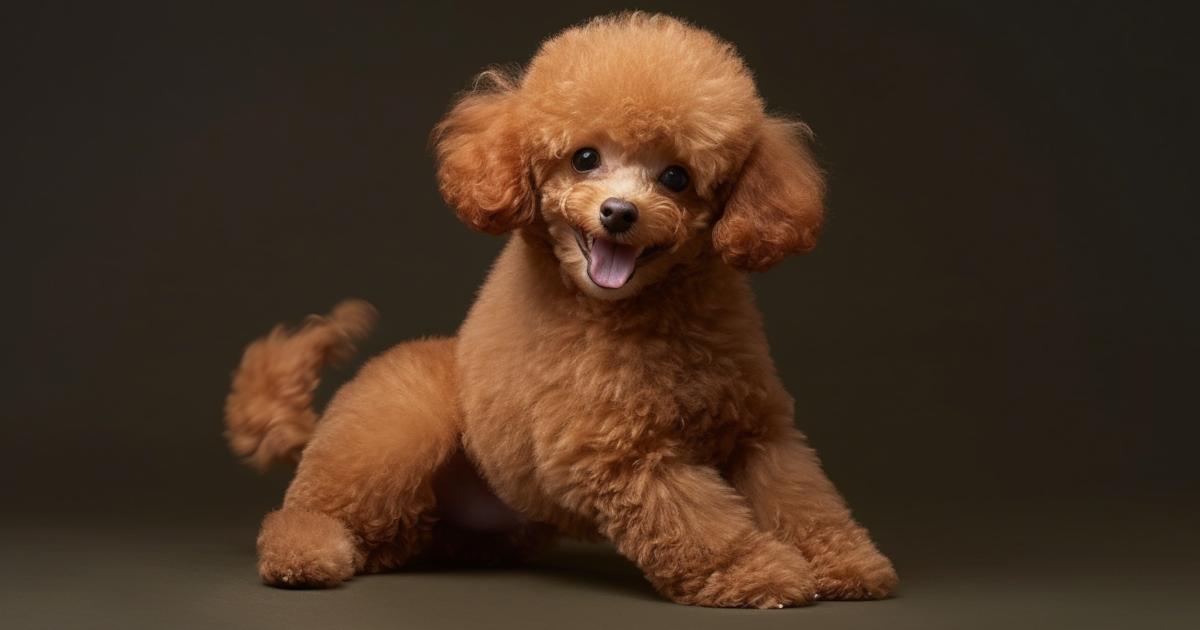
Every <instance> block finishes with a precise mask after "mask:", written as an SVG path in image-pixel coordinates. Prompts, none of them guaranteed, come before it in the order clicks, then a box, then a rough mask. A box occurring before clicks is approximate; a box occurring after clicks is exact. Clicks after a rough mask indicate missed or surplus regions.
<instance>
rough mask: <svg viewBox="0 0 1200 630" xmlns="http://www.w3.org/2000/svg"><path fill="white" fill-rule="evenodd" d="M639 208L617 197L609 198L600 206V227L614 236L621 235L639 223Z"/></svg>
mask: <svg viewBox="0 0 1200 630" xmlns="http://www.w3.org/2000/svg"><path fill="white" fill-rule="evenodd" d="M637 218H638V211H637V206H635V205H633V204H632V203H630V202H628V201H625V200H624V199H617V198H616V197H609V198H608V199H605V200H604V203H602V204H600V225H603V226H604V229H605V230H607V231H608V232H610V233H612V234H620V233H621V232H624V231H626V230H628V229H629V228H631V227H633V224H634V223H637Z"/></svg>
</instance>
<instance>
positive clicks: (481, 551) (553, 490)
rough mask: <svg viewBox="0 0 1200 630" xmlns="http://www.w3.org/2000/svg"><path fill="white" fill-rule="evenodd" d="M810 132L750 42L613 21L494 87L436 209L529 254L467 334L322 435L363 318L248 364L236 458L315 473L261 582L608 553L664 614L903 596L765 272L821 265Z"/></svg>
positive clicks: (276, 539)
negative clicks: (778, 347) (567, 543)
mask: <svg viewBox="0 0 1200 630" xmlns="http://www.w3.org/2000/svg"><path fill="white" fill-rule="evenodd" d="M807 136H808V131H807V128H806V127H805V126H804V125H802V124H800V123H797V122H790V121H787V120H784V119H781V118H778V117H774V116H769V115H767V114H765V113H764V107H763V101H762V99H761V98H760V97H759V95H758V93H757V90H756V88H755V85H754V82H753V80H752V79H751V75H750V72H749V71H748V70H747V68H746V67H745V65H744V64H743V62H742V60H741V59H740V58H739V56H738V55H737V53H736V51H735V50H734V49H733V47H732V46H731V45H730V44H728V43H726V42H724V41H722V40H720V39H718V38H717V37H716V36H714V35H712V34H711V33H708V32H706V31H703V30H700V29H698V28H695V27H693V26H690V25H688V24H685V23H683V22H681V21H679V20H676V19H673V18H669V17H664V16H658V15H646V14H641V13H628V14H621V15H617V16H610V17H604V18H598V19H594V20H592V21H590V22H588V23H587V24H585V25H583V26H579V27H576V28H571V29H568V30H566V31H564V32H562V33H560V34H559V35H558V36H556V37H554V38H553V39H550V40H548V41H547V42H546V43H545V44H544V45H543V46H542V47H541V50H540V51H539V52H538V53H537V55H536V56H535V57H534V59H533V61H532V62H531V63H530V64H529V66H528V68H527V69H525V70H524V72H522V73H520V74H519V76H508V75H505V74H504V73H500V72H497V71H491V72H485V73H484V74H483V75H481V77H480V79H479V80H478V81H477V82H476V87H475V88H474V89H473V90H472V91H470V92H469V93H467V94H466V95H464V96H463V97H462V98H461V100H459V101H458V103H457V104H456V105H455V106H454V107H453V109H452V110H451V111H450V113H449V114H448V115H447V116H446V118H445V120H443V121H442V122H441V123H440V124H439V125H438V127H437V129H436V130H435V132H434V135H433V140H434V144H435V146H436V152H437V159H438V178H439V183H440V187H441V192H442V194H443V196H444V197H445V199H446V201H447V202H448V203H449V205H451V206H452V207H453V208H454V209H455V210H456V211H457V212H458V215H459V216H460V217H461V218H462V219H463V220H464V221H465V222H466V223H468V224H469V225H471V226H472V227H474V228H476V229H479V230H484V231H487V232H491V233H497V234H498V233H502V232H509V231H512V232H514V234H513V236H512V238H510V239H509V241H508V244H507V246H506V247H505V248H504V251H503V253H502V254H501V255H500V257H499V259H498V260H497V261H496V264H495V267H494V268H493V269H492V271H491V273H490V275H489V276H488V278H487V281H486V282H485V283H484V285H483V288H482V290H481V291H480V293H479V297H478V299H477V300H476V302H475V305H474V306H473V307H472V308H471V311H470V313H469V314H468V315H467V319H466V321H465V322H464V323H463V326H462V329H461V330H460V331H459V333H458V336H457V337H455V338H453V339H427V340H421V341H413V342H409V343H404V344H401V345H399V346H396V347H395V348H393V349H391V350H390V351H388V352H387V353H385V354H383V355H382V356H380V357H377V358H375V359H374V360H372V361H371V362H369V363H368V364H367V365H366V366H365V367H363V369H362V371H361V372H360V373H359V374H358V376H357V377H355V378H354V380H352V381H351V382H350V383H348V384H347V385H345V386H344V387H343V388H342V389H341V390H340V391H339V392H338V393H337V395H336V396H335V397H334V399H333V400H332V402H331V403H330V404H329V406H328V409H327V410H326V411H325V413H324V414H323V416H322V419H321V421H320V422H319V423H318V422H317V415H316V413H314V411H313V410H312V409H311V404H312V392H313V389H314V387H315V386H316V384H317V378H318V372H319V370H320V368H321V367H322V365H323V364H325V363H326V362H327V361H330V360H337V359H341V358H344V357H345V356H347V355H348V353H349V351H350V350H351V346H352V345H353V343H354V342H355V341H356V340H357V339H359V338H360V337H361V336H362V335H364V334H365V333H366V332H367V329H368V328H369V327H370V324H371V320H372V319H373V316H374V312H373V310H372V309H371V307H370V306H368V305H366V304H365V303H362V302H347V303H344V304H343V305H341V306H339V307H338V308H337V309H336V310H334V312H333V313H332V314H331V315H329V316H328V317H313V318H310V320H309V321H308V323H307V324H306V325H304V326H302V327H301V328H299V329H297V330H292V331H288V330H285V329H282V328H277V329H276V330H275V331H273V332H272V333H271V334H270V335H269V336H267V337H266V338H263V339H261V340H259V341H256V342H255V343H254V344H253V345H251V346H250V347H249V348H248V349H247V350H246V354H245V357H244V358H243V361H242V364H241V367H240V368H239V370H238V371H237V373H236V375H235V377H234V381H233V391H232V393H231V394H230V396H229V399H228V401H227V408H226V422H227V427H228V432H227V435H228V437H229V439H230V443H231V445H232V447H233V449H234V451H235V452H237V453H238V454H239V455H241V456H243V457H245V458H246V459H247V460H248V461H249V462H250V463H252V464H254V465H257V466H260V467H262V466H267V465H269V464H270V463H272V462H273V461H278V460H287V459H299V467H298V469H297V471H296V476H295V479H294V480H293V481H292V484H291V486H290V488H289V489H288V491H287V496H286V497H285V499H284V501H283V507H282V508H281V509H279V510H278V511H276V512H273V513H271V514H269V515H268V516H267V517H266V519H265V520H264V521H263V526H262V533H261V534H260V536H259V538H258V552H259V571H260V573H261V575H262V579H263V580H264V581H265V582H266V583H268V584H272V585H276V586H285V587H321V586H334V585H336V584H338V583H340V582H342V581H344V580H347V579H349V578H350V577H351V576H353V575H355V574H357V573H367V572H374V571H383V570H388V569H393V568H396V567H399V566H401V565H404V564H405V563H408V562H411V561H413V560H416V559H428V558H434V559H441V560H450V561H463V562H498V561H505V560H510V559H516V558H519V557H521V556H522V555H524V554H526V553H528V552H530V551H532V550H534V549H536V548H538V547H540V546H541V545H543V544H545V543H547V542H548V541H550V540H552V539H553V538H555V537H556V536H559V535H567V536H574V537H582V538H595V537H597V536H601V537H603V538H606V539H608V540H610V541H612V543H613V544H614V545H615V546H616V548H617V549H618V550H619V551H620V552H621V553H622V554H624V555H625V556H626V557H628V558H629V559H630V560H632V561H633V562H635V563H637V565H638V567H640V568H641V570H642V571H643V572H645V574H646V577H647V578H648V579H649V580H650V582H652V583H653V584H654V586H655V587H656V588H657V589H658V590H659V591H660V592H661V593H662V594H663V595H665V596H666V597H669V598H670V599H672V600H673V601H676V602H680V603H684V604H696V605H702V606H746V607H763V608H772V607H782V606H793V605H802V604H805V603H808V602H811V601H813V600H814V599H863V598H879V597H884V596H886V595H888V594H889V593H891V592H892V590H893V589H894V588H895V586H896V582H897V579H896V573H895V571H894V570H893V569H892V565H891V563H890V562H889V561H888V559H887V558H885V557H884V556H883V555H881V554H880V553H879V551H877V550H876V548H875V546H874V544H873V543H872V542H871V539H870V538H869V537H868V535H867V532H866V530H864V529H863V528H862V527H861V526H860V525H859V524H858V523H856V522H855V521H854V519H853V518H852V517H851V515H850V511H849V510H848V509H847V507H846V505H845V503H844V501H843V500H842V498H841V497H840V496H839V495H838V492H837V490H836V489H834V486H833V484H832V483H830V481H829V480H828V479H827V478H826V476H825V475H824V473H823V472H822V471H821V466H820V463H819V461H818V459H817V456H816V455H815V454H814V452H813V450H812V449H811V448H810V447H809V446H808V445H807V444H806V442H805V439H804V436H803V435H802V434H801V433H800V432H799V431H797V430H796V428H795V427H794V426H793V419H792V399H791V397H790V396H789V395H788V394H787V392H786V391H785V390H784V387H783V385H782V384H781V383H780V381H779V378H778V376H777V375H776V373H775V369H774V366H773V365H772V362H771V358H770V356H769V353H768V349H767V341H766V339H765V337H764V334H763V327H762V322H761V317H760V315H759V313H758V311H757V310H756V309H755V307H754V305H753V299H752V295H751V291H750V289H749V287H748V284H747V279H746V275H745V272H746V271H749V270H762V269H766V268H767V267H770V266H771V265H772V264H774V263H775V262H777V261H779V260H780V259H782V258H783V257H785V256H787V255H789V254H792V253H795V252H803V251H807V250H809V249H811V248H812V247H813V246H814V244H815V242H816V240H815V239H816V235H817V231H818V228H819V226H820V223H821V216H822V196H823V190H822V186H823V184H822V177H821V173H820V171H819V169H818V168H817V166H816V165H815V163H814V161H813V158H812V156H811V155H810V153H809V151H808V149H807V148H806V145H805V140H806V139H807Z"/></svg>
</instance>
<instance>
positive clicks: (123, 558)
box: [0, 2, 1200, 628]
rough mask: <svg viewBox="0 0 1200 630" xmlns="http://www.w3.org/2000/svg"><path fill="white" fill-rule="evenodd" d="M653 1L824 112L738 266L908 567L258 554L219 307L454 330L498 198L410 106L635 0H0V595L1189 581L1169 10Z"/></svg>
mask: <svg viewBox="0 0 1200 630" xmlns="http://www.w3.org/2000/svg"><path fill="white" fill-rule="evenodd" d="M245 4H247V5H250V4H253V3H245ZM351 4H353V5H354V6H349V5H351ZM643 6H644V7H645V8H657V9H663V10H668V11H670V12H672V13H675V14H678V15H681V16H685V17H687V18H689V19H691V20H693V21H695V22H696V23H698V24H700V25H702V26H705V27H708V28H711V29H713V30H715V31H716V32H718V33H719V34H721V35H722V36H724V37H726V38H728V39H730V40H732V41H733V42H735V43H736V44H737V45H738V47H739V48H740V50H741V51H742V53H743V54H744V55H745V57H746V59H747V60H748V62H749V64H750V65H751V67H753V68H754V69H755V71H756V73H757V76H758V79H759V83H760V88H761V90H762V92H763V94H764V95H765V97H766V98H767V100H768V102H769V104H770V106H771V107H772V108H773V109H775V110H777V111H780V112H785V113H791V114H796V115H798V116H801V117H803V118H804V119H805V120H807V121H808V122H809V123H810V124H811V125H812V126H813V128H814V129H815V130H816V132H817V134H818V138H819V153H820V156H821V158H822V160H823V162H824V164H825V165H826V166H827V167H828V169H829V172H830V181H831V186H832V197H831V199H830V205H831V208H832V212H831V220H830V222H829V224H828V229H827V231H826V232H825V236H824V240H823V242H822V244H821V246H820V247H819V248H818V250H817V252H816V253H815V254H813V255H810V256H808V257H805V258H799V259H795V260H791V261H788V262H786V263H785V264H783V265H781V266H780V267H778V268H776V269H774V270H772V271H771V272H769V273H767V274H765V275H762V276H759V277H756V278H755V285H756V288H757V291H758V295H759V299H760V304H761V307H762V309H763V311H764V313H765V315H766V320H767V326H768V329H769V331H768V332H769V335H770V337H771V341H772V347H773V350H774V353H775V357H776V360H777V362H778V365H779V368H780V371H781V372H782V375H783V378H784V379H785V381H786V382H787V384H788V386H789V387H790V389H791V390H792V392H793V393H794V394H795V396H796V397H797V399H798V409H799V418H798V422H799V424H800V425H801V426H802V428H803V429H804V430H805V431H806V432H807V433H808V434H809V436H810V437H811V439H812V441H813V442H814V444H815V445H816V446H817V447H818V449H819V450H820V451H821V453H822V455H823V457H824V459H825V461H826V465H827V469H828V471H829V473H830V474H831V476H832V477H833V478H834V480H835V481H836V482H837V483H838V484H839V485H840V487H841V488H842V489H843V490H844V492H845V493H846V495H847V496H848V498H849V499H850V500H851V502H852V504H853V506H854V507H855V508H856V511H857V513H858V514H859V515H860V517H861V518H862V520H863V521H864V522H865V523H866V524H867V525H868V526H869V527H870V528H871V529H872V531H873V532H874V533H875V535H876V536H877V538H878V540H879V542H880V544H881V546H882V547H883V548H884V550H885V551H887V552H888V553H889V554H890V555H892V556H893V558H894V559H895V560H896V563H897V565H898V567H899V569H900V571H901V574H902V576H903V577H904V578H905V586H904V590H903V592H902V594H901V596H900V597H899V598H897V599H894V600H890V601H887V602H879V603H867V604H825V605H820V606H817V607H814V608H811V609H807V610H794V611H780V612H769V613H751V612H736V611H705V610H696V609H685V608H681V607H676V606H672V605H670V604H666V603H663V602H661V601H660V600H659V599H658V598H656V597H655V596H654V595H653V593H652V592H651V591H650V590H649V588H648V586H646V585H645V584H644V583H643V582H642V581H641V578H640V577H639V576H638V574H637V572H636V571H635V570H633V569H632V568H631V567H629V566H628V565H627V564H625V563H624V561H622V560H621V559H620V558H618V557H615V556H614V555H612V554H611V552H608V551H606V550H604V549H596V548H592V547H573V546H568V547H566V548H565V549H563V550H561V551H559V552H556V553H553V554H549V555H548V556H546V557H545V558H542V559H539V560H538V561H537V562H535V563H534V565H533V566H532V567H531V568H529V569H524V570H517V571H507V572H500V573H473V572H466V573H420V574H399V575H390V576H382V577H372V578H367V579H360V580H356V581H355V582H354V583H352V584H350V585H348V586H347V587H345V588H342V589H338V590H336V591H332V592H327V593H287V592H281V591H274V590H270V589H267V588H265V587H261V586H259V585H258V584H257V582H256V579H255V576H254V572H253V554H252V541H253V537H254V534H255V530H256V521H257V519H258V518H259V517H260V516H261V514H262V513H264V512H265V511H266V510H268V509H270V508H271V507H272V506H273V505H275V504H276V502H277V501H278V500H279V497H280V495H281V492H282V489H283V487H284V484H285V483H286V480H287V476H286V475H285V474H282V473H279V474H274V475H270V476H268V477H266V478H258V477H256V476H255V475H253V474H251V473H250V472H248V471H246V470H244V469H242V468H240V467H238V466H237V465H236V464H235V463H234V462H233V460H232V458H231V457H230V456H229V455H228V453H227V452H226V451H225V448H224V445H223V442H222V440H221V437H220V428H221V427H220V418H221V404H222V398H223V396H224V394H225V391H226V387H227V384H228V376H229V373H230V370H231V369H232V367H233V366H234V365H235V363H236V361H237V358H238V355H239V352H240V350H241V348H242V347H243V345H244V344H245V343H246V342H247V341H249V340H250V339H251V338H252V337H254V336H256V335H258V334H260V333H262V332H264V331H265V330H266V329H268V328H269V327H270V326H271V325H272V324H274V323H275V322H277V321H280V320H285V319H291V320H295V319H297V318H299V317H300V316H302V315H304V314H306V313H310V312H315V311H322V310H325V309H326V308H328V307H329V306H330V305H332V304H333V303H334V302H336V301H337V300H338V299H340V298H342V297H344V296H360V297H364V298H367V299H369V300H371V301H373V302H374V303H375V304H376V305H377V306H378V307H379V308H380V310H381V311H382V313H383V320H382V326H381V329H380V330H379V331H378V333H377V334H376V335H375V336H374V337H373V340H372V342H371V344H370V345H369V346H368V348H367V349H366V350H367V353H366V354H369V353H370V352H377V351H379V350H381V349H382V348H385V347H387V346H388V345H390V344H393V343H396V342H398V341H401V340H403V339H406V338H409V337H414V336H419V335H427V334H451V333H453V331H454V330H455V328H456V327H457V325H458V323H459V322H460V321H461V318H462V316H463V314H464V313H465V311H466V309H467V307H468V306H469V304H470V302H471V299H472V296H473V293H474V291H475V289H476V287H477V286H478V285H479V283H480V281H481V279H482V278H483V275H484V273H485V271H486V269H487V266H488V264H489V261H490V260H491V258H492V257H493V256H494V255H495V253H496V251H497V250H498V249H499V247H500V245H501V240H499V239H495V238H491V237H486V236H482V235H477V234H473V233H471V232H469V231H468V230H467V229H466V228H465V227H463V226H462V225H460V224H459V223H458V222H457V221H456V219H455V218H454V217H453V215H452V213H451V212H450V211H449V210H447V209H445V208H444V206H443V205H442V204H441V202H440V200H439V199H438V197H437V193H436V189H435V185H434V181H433V167H432V160H431V158H430V155H429V152H428V150H427V147H426V139H427V134H428V132H429V129H430V128H431V127H432V125H433V124H434V123H435V122H436V121H437V119H438V118H439V116H440V115H441V114H442V113H443V112H444V111H445V108H446V107H447V105H448V103H449V102H450V100H451V97H452V96H453V94H454V93H455V92H456V91H458V90H460V89H462V88H463V87H464V86H466V85H467V82H468V80H469V78H470V77H471V75H472V74H473V73H475V72H476V71H478V70H480V69H481V68H482V67H484V66H486V65H488V64H493V63H520V62H523V61H525V60H527V59H528V58H529V56H530V55H531V54H532V53H533V52H534V50H535V49H536V47H537V45H538V43H539V41H540V40H541V39H542V38H543V37H545V36H548V35H550V34H552V33H554V32H555V31H557V30H558V29H560V28H562V27H564V26H567V25H569V24H572V23H574V22H576V21H578V20H580V19H582V18H585V17H587V16H589V15H593V14H597V13H603V12H606V11H609V10H612V9H616V8H622V7H619V6H614V5H610V4H607V3H598V2H558V3H538V4H537V5H536V6H534V5H521V6H517V5H513V4H511V3H459V2H438V3H434V6H427V7H422V8H415V7H404V6H401V5H400V4H399V3H397V4H394V5H388V4H364V3H341V4H339V3H326V4H310V3H286V4H279V5H277V6H273V7H268V6H265V5H257V4H254V5H253V6H242V3H228V4H226V5H223V6H218V7H202V6H195V5H192V6H189V5H181V4H178V3H145V4H143V5H131V4H118V5H116V6H102V4H101V3H78V4H77V5H75V6H69V5H59V4H46V5H44V6H43V7H42V8H40V9H36V10H30V11H26V12H25V13H24V14H22V15H12V14H10V15H8V16H7V17H6V18H5V20H4V26H3V29H4V30H5V31H7V32H6V33H5V36H4V38H3V44H2V46H3V60H4V64H5V66H7V69H6V70H5V74H4V76H5V82H4V83H5V88H4V92H5V96H4V110H5V115H4V118H3V121H4V128H5V133H4V138H5V142H4V146H5V149H6V151H5V153H6V154H7V155H6V158H7V159H6V162H8V168H7V169H6V171H7V172H6V176H5V177H4V181H5V182H6V186H5V189H4V190H3V191H2V192H0V199H2V200H3V207H4V212H3V224H2V229H3V234H4V247H3V248H2V249H0V252H2V254H0V256H3V260H2V261H0V262H2V263H3V264H2V268H3V274H4V284H3V292H4V296H5V302H6V307H5V309H4V311H3V317H4V322H3V324H4V327H3V330H4V331H6V334H5V335H4V341H3V361H4V374H3V382H4V384H5V387H6V393H7V395H6V396H5V399H6V408H7V413H6V417H5V418H4V420H3V423H2V425H0V432H2V433H0V440H2V442H0V479H3V480H4V481H3V483H0V510H3V512H2V516H3V528H4V530H5V531H4V535H3V540H2V542H0V545H2V546H3V549H4V553H3V557H5V558H6V560H5V561H4V564H5V565H6V566H4V568H3V569H2V570H0V575H2V576H3V582H4V583H3V585H0V586H3V588H2V589H0V593H2V594H0V599H2V600H3V601H4V603H3V605H0V610H3V611H5V612H0V615H3V616H6V617H7V622H6V623H5V624H4V625H10V624H11V625H16V626H47V625H52V626H57V627H62V626H69V625H86V626H92V627H94V626H114V627H129V626H131V625H137V624H150V625H163V626H165V625H169V626H173V627H181V626H185V625H192V624H194V625H201V626H210V627H211V626H213V625H220V626H240V625H246V626H255V627H263V626H264V625H268V626H269V625H273V624H279V625H285V624H292V625H296V624H301V625H303V624H304V623H313V624H323V625H334V626H356V625H358V626H386V627H402V628H403V627H416V628H425V627H458V626H460V625H462V624H468V625H469V624H471V623H472V622H479V623H487V624H489V625H503V624H505V623H511V624H514V625H526V626H528V625H529V624H537V623H546V624H549V625H552V626H557V627H561V626H563V625H567V624H570V625H573V626H581V627H586V626H592V625H595V626H598V627H611V625H612V624H613V623H616V622H623V623H626V624H630V623H632V624H635V625H652V624H657V625H672V624H681V625H687V626H689V627H704V626H709V625H712V626H714V627H715V626H728V625H729V624H731V623H732V624H739V627H740V625H746V626H762V627H775V626H784V625H793V626H800V625H806V627H813V628H816V627H850V626H852V625H855V624H867V625H870V626H874V627H879V626H882V625H884V624H888V625H889V626H890V627H914V628H929V627H935V626H937V625H939V624H941V625H949V626H957V627H982V626H984V625H988V624H991V625H995V626H997V627H1005V626H1012V625H1021V626H1023V627H1037V626H1042V625H1044V626H1047V627H1093V628H1094V627H1132V626H1139V627H1141V626H1147V624H1148V625H1149V626H1154V627H1168V626H1172V625H1181V626H1182V625H1187V624H1188V623H1189V622H1191V623H1195V622H1197V619H1198V616H1197V608H1196V607H1195V604H1194V603H1193V602H1194V601H1195V587H1196V584H1197V581H1196V571H1197V569H1200V558H1198V554H1197V550H1196V547H1197V544H1196V542H1195V540H1194V539H1193V537H1192V536H1193V534H1194V532H1195V531H1196V528H1197V526H1198V525H1200V509H1198V507H1197V498H1198V496H1197V494H1198V474H1197V467H1196V462H1195V455H1194V453H1195V449H1196V446H1195V444H1196V442H1197V438H1198V437H1200V431H1198V430H1197V428H1196V423H1195V418H1196V416H1197V413H1196V409H1195V397H1194V388H1195V387H1196V375H1197V370H1196V368H1195V364H1194V357H1195V354H1196V352H1197V350H1198V349H1200V348H1198V346H1200V344H1198V336H1197V330H1196V321H1197V316H1198V315H1200V313H1198V312H1197V311H1198V309H1197V291H1196V279H1195V275H1196V270H1197V268H1198V267H1197V260H1196V253H1195V248H1196V239H1197V227H1200V226H1198V225H1197V221H1196V219H1195V214H1196V213H1197V212H1198V211H1200V207H1198V206H1197V198H1196V197H1197V195H1196V187H1195V186H1196V185H1195V181H1196V177H1195V175H1194V170H1195V168H1196V162H1197V161H1196V159H1195V157H1194V150H1195V143H1194V140H1195V139H1196V114H1195V112H1196V109H1197V106H1198V103H1197V99H1196V89H1195V85H1196V83H1195V78H1194V72H1195V71H1194V63H1195V61H1196V60H1197V56H1196V55H1195V50H1193V49H1192V47H1191V46H1190V45H1189V44H1187V43H1186V42H1187V40H1188V39H1189V38H1193V39H1194V37H1193V34H1192V33H1191V32H1190V31H1191V30H1192V25H1193V24H1194V22H1193V21H1192V20H1190V19H1189V16H1187V15H1184V13H1183V12H1182V11H1180V10H1177V9H1175V8H1172V7H1170V6H1168V5H1155V4H1143V3H1099V2H1064V3H1054V4H1052V5H1049V6H1047V5H1045V4H1044V3H1033V2H1029V3H1021V2H1018V3H1012V2H987V3H956V2H920V3H852V4H846V3H825V2H813V3H801V4H799V5H796V6H790V7H781V6H774V5H772V4H756V3H751V2H737V3H722V4H716V3H680V4H677V5H675V4H671V3H648V4H645V5H643ZM661 63H662V65H663V69H664V72H669V71H670V67H671V64H670V60H669V59H667V60H661ZM348 374H349V373H348V372H341V373H337V374H334V375H332V376H331V379H330V380H332V381H335V382H337V381H340V380H343V379H345V378H346V377H347V376H348ZM614 620H615V621H614ZM1147 627H1148V626H1147Z"/></svg>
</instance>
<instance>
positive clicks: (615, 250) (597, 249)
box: [588, 236, 641, 289]
mask: <svg viewBox="0 0 1200 630" xmlns="http://www.w3.org/2000/svg"><path fill="white" fill-rule="evenodd" d="M640 249H641V248H640V247H634V246H633V245H625V244H623V243H617V242H615V241H610V240H607V239H603V238H600V237H598V236H597V237H596V239H595V241H594V242H593V243H592V258H591V262H590V263H589V264H588V275H589V276H591V278H592V282H595V283H596V284H598V285H600V286H602V287H604V288H606V289H619V288H621V287H623V286H625V283H626V282H629V276H632V275H633V269H634V267H636V266H637V257H638V251H639V250H640Z"/></svg>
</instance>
